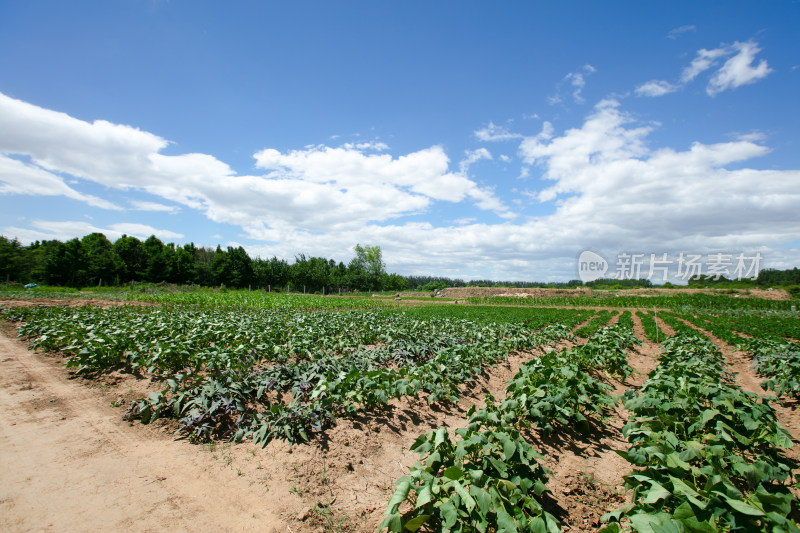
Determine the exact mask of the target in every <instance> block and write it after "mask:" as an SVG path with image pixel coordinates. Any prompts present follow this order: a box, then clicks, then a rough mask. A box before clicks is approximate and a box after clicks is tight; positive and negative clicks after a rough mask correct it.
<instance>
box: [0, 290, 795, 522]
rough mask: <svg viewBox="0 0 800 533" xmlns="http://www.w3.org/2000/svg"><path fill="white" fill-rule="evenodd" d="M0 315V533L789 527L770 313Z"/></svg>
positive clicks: (673, 299)
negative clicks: (0, 332) (1, 332)
mask: <svg viewBox="0 0 800 533" xmlns="http://www.w3.org/2000/svg"><path fill="white" fill-rule="evenodd" d="M3 296H5V298H3V299H2V300H0V305H1V306H2V315H3V318H4V324H5V326H4V328H5V336H4V337H2V344H0V352H2V353H1V354H0V361H1V362H0V364H1V365H2V373H1V374H0V376H2V378H1V379H0V381H1V382H2V383H1V385H2V402H1V403H2V407H3V412H4V413H8V414H7V415H6V416H5V417H4V418H3V420H2V421H1V422H0V429H1V430H2V432H1V433H0V446H2V447H3V455H2V457H3V459H2V472H0V473H1V474H2V477H3V479H4V483H3V487H2V489H0V491H2V493H0V511H2V513H0V514H2V518H0V520H2V524H1V525H3V526H4V529H6V530H31V529H33V530H40V529H41V530H47V529H48V528H49V529H52V530H64V529H70V527H69V526H70V525H71V524H81V525H80V526H74V525H73V529H94V528H95V526H96V527H105V528H107V529H112V530H116V529H125V530H133V531H146V530H156V529H163V528H166V527H169V528H170V529H176V530H181V529H186V530H190V529H191V530H194V531H198V530H208V531H211V530H216V531H219V530H230V531H240V530H242V531H287V530H288V531H293V532H300V531H318V530H319V531H330V530H332V531H375V530H376V529H377V528H378V527H379V525H381V524H383V525H384V526H386V527H388V528H389V529H391V530H400V529H401V528H403V527H405V528H407V529H408V530H413V529H415V528H419V529H418V530H419V531H439V530H447V529H448V528H451V529H452V530H462V531H471V530H472V529H470V528H476V529H474V530H475V531H481V530H483V531H497V530H507V531H510V530H513V529H516V530H520V531H539V530H542V529H541V528H544V529H543V530H550V531H557V530H564V531H597V530H598V529H600V528H602V527H608V528H609V530H614V528H616V527H621V528H630V527H633V528H636V529H638V530H640V531H648V530H658V529H654V528H659V527H665V528H666V527H670V526H675V527H679V528H680V527H682V528H684V530H689V529H691V528H695V530H698V531H701V530H709V531H710V530H713V529H708V528H713V527H717V528H719V530H724V528H725V527H734V528H739V529H741V530H746V531H752V530H763V531H772V530H780V529H781V528H783V530H786V531H792V530H795V529H794V528H795V525H794V521H793V517H794V516H795V513H796V502H797V500H796V494H794V493H793V491H794V488H793V485H794V471H795V467H796V463H795V462H794V461H795V459H796V458H797V457H798V452H797V450H796V447H791V445H792V443H793V441H794V440H796V439H798V438H800V419H798V417H797V415H796V413H795V411H794V410H793V409H792V407H793V404H794V402H795V401H796V397H797V395H798V394H800V381H798V373H800V371H799V370H798V368H800V355H798V351H797V342H798V339H800V329H799V328H798V323H800V321H798V316H797V312H793V311H791V305H792V303H793V302H791V301H788V300H781V299H762V298H757V297H755V296H758V295H749V297H740V295H737V294H735V293H734V294H713V293H712V294H709V293H701V294H687V293H681V292H676V293H674V294H658V295H654V296H652V295H648V296H649V297H646V298H641V297H640V299H638V300H637V299H635V298H636V297H635V296H631V295H627V294H619V295H614V296H613V297H611V298H607V299H597V298H592V297H591V296H588V297H587V296H585V295H582V296H580V297H577V298H566V299H564V298H562V299H560V301H556V300H557V299H556V298H542V299H541V300H540V301H531V299H530V298H526V299H525V301H524V302H521V301H519V300H522V298H518V297H514V296H513V295H511V296H507V297H505V298H499V299H496V300H488V299H487V300H475V299H471V298H464V297H463V296H462V297H458V298H456V299H461V298H464V299H462V300H461V301H460V302H459V303H458V304H455V305H436V303H438V302H431V304H432V305H425V304H424V303H425V302H423V301H421V302H416V304H415V305H413V306H407V305H405V303H406V302H405V301H404V300H403V301H401V302H396V301H394V300H393V299H389V300H381V299H377V298H375V299H371V298H357V299H348V298H341V297H315V296H285V295H282V296H276V295H266V294H264V293H262V292H255V291H254V292H246V291H245V292H233V291H232V292H227V293H210V292H194V293H178V294H164V293H154V294H135V293H131V292H124V293H123V292H120V293H114V292H113V291H108V292H104V293H103V294H102V301H98V300H97V299H92V298H88V299H84V298H78V297H76V295H68V294H65V295H58V294H40V295H39V296H44V297H43V298H42V297H40V298H30V297H21V298H18V297H12V296H19V295H16V294H3V295H0V298H2V297H3ZM25 296H30V295H25ZM58 296H69V299H60V298H58ZM78 296H80V295H78ZM93 296H97V295H93ZM423 300H424V298H423ZM587 301H588V302H587ZM640 301H641V302H643V303H642V305H638V302H640ZM493 302H497V303H499V304H502V305H488V304H489V303H493ZM592 303H593V304H594V305H592ZM64 304H69V305H64ZM97 304H100V305H97ZM654 308H655V309H654ZM16 335H19V336H20V339H19V340H15V339H14V337H15V336H16ZM666 339H670V340H668V341H667V342H666V343H664V342H663V341H665V340H666ZM26 345H27V347H30V348H35V349H36V352H32V351H28V350H26ZM662 354H666V355H665V357H664V358H662V359H659V358H660V357H661V355H662ZM754 362H755V363H756V366H755V367H754ZM63 363H66V365H63ZM648 374H649V377H648ZM762 386H763V387H767V389H768V390H764V389H763V388H762ZM765 394H773V395H777V396H778V399H774V398H773V399H772V400H771V401H766V400H764V399H762V398H760V397H759V396H757V395H762V396H763V395H765ZM623 395H624V396H623ZM123 419H124V420H123ZM418 460H422V461H423V462H422V463H421V465H420V466H417V467H415V463H416V462H417V461H418ZM607 513H611V514H607ZM604 515H606V516H605V518H601V517H603V516H604ZM617 524H619V526H617ZM648 528H649V529H648ZM687 528H689V529H687ZM665 530H667V529H665ZM678 530H680V529H678Z"/></svg>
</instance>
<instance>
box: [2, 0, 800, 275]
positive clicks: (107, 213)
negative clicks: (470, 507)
mask: <svg viewBox="0 0 800 533" xmlns="http://www.w3.org/2000/svg"><path fill="white" fill-rule="evenodd" d="M797 28H800V3H798V2H795V1H793V2H780V1H776V2H731V1H725V2H670V3H659V4H656V3H654V2H570V3H565V2H503V3H488V2H463V1H461V2H455V1H452V2H413V1H412V2H402V3H401V2H228V3H219V2H198V1H192V2H189V1H166V0H164V1H152V0H148V1H146V0H129V1H122V0H118V1H113V2H108V1H102V2H90V1H81V2H55V1H52V2H51V1H36V0H32V1H27V2H3V3H1V4H0V50H2V51H3V53H2V54H0V207H2V209H0V233H2V234H3V235H6V236H8V237H17V238H19V239H20V240H21V241H22V242H30V241H32V240H36V239H51V238H58V239H62V240H65V239H69V238H72V237H75V236H78V237H79V236H83V235H85V234H87V233H90V232H92V231H101V232H103V233H105V234H106V235H107V236H108V237H109V238H111V239H112V240H114V239H115V238H117V237H118V236H119V235H121V234H122V233H127V234H129V235H130V234H133V235H137V236H139V237H141V238H146V237H147V236H149V235H150V234H155V235H157V236H159V237H160V238H161V239H162V240H164V241H165V242H176V243H185V242H194V243H196V244H198V245H209V246H216V245H217V244H221V245H223V246H228V245H242V246H244V247H245V248H246V249H247V250H248V251H249V252H250V253H251V255H254V256H255V255H258V256H261V257H271V256H273V255H277V256H279V257H285V258H287V259H289V260H291V259H292V258H293V257H294V256H295V255H296V254H299V253H305V254H306V255H320V256H324V257H332V258H335V259H337V260H343V261H345V262H346V261H347V260H348V259H349V258H350V257H351V256H352V253H353V252H352V248H353V246H354V245H355V244H356V243H361V244H362V245H364V244H370V245H379V246H381V248H382V250H383V252H384V259H385V260H386V262H387V264H388V269H389V270H390V271H394V272H399V273H404V274H413V273H416V274H432V275H445V276H452V277H463V278H494V279H526V280H568V279H573V278H576V277H577V258H578V255H579V254H580V253H581V252H582V251H584V250H593V251H594V252H596V253H599V254H601V255H602V256H604V257H605V258H607V259H608V260H609V262H610V263H611V268H612V272H613V267H614V262H615V259H616V258H619V255H620V254H622V253H628V254H637V253H638V254H643V257H644V258H645V260H647V258H649V257H650V256H651V254H658V255H659V256H660V255H661V254H664V253H666V254H668V258H669V259H670V260H672V259H677V258H678V257H679V255H680V254H681V253H685V254H689V253H691V254H696V255H700V256H701V257H702V259H703V261H705V262H708V261H710V259H709V257H710V254H718V253H723V254H726V255H727V254H730V255H732V256H733V257H735V256H736V254H745V256H746V257H755V255H756V254H759V255H760V257H762V258H763V260H762V261H761V264H760V267H761V268H764V267H777V268H786V267H791V266H798V265H800V241H799V239H800V209H798V208H797V206H798V205H800V155H799V154H800V120H798V119H800V104H799V103H798V101H799V100H800V98H798V96H797V95H798V94H800V44H798V43H799V42H798V39H797ZM645 262H647V261H645ZM676 268H677V264H674V265H673V266H672V268H671V269H670V275H669V277H670V279H672V280H673V281H680V280H679V278H677V277H676V275H677V271H676V270H675V269H676ZM645 270H646V269H645ZM655 281H658V280H655Z"/></svg>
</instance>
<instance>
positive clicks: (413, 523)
mask: <svg viewBox="0 0 800 533" xmlns="http://www.w3.org/2000/svg"><path fill="white" fill-rule="evenodd" d="M430 517H431V515H429V514H423V515H420V516H418V517H416V518H412V519H411V520H409V521H408V522H406V524H405V528H406V529H407V530H408V531H411V532H414V531H416V530H418V529H419V528H420V527H421V526H422V524H424V523H425V522H427V521H428V519H429V518H430Z"/></svg>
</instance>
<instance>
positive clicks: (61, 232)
mask: <svg viewBox="0 0 800 533" xmlns="http://www.w3.org/2000/svg"><path fill="white" fill-rule="evenodd" d="M31 226H32V227H33V228H35V229H31V228H18V227H14V226H9V227H5V228H3V230H2V233H3V235H13V236H15V237H17V238H19V240H20V241H21V242H33V241H44V240H48V241H49V240H55V239H57V240H60V241H68V240H70V239H73V238H75V237H82V236H84V235H89V234H90V233H102V234H104V235H105V236H106V237H108V238H109V240H111V241H115V240H117V239H118V238H120V237H122V235H123V234H127V235H130V236H133V237H136V238H138V239H141V240H144V239H146V238H147V237H149V236H150V235H155V236H156V237H158V238H159V239H162V240H164V241H168V240H173V241H174V240H177V239H182V238H183V234H181V233H176V232H174V231H170V230H165V229H158V228H154V227H152V226H148V225H145V224H130V223H119V224H111V225H110V226H108V227H106V228H101V227H98V226H94V225H92V224H89V223H88V222H80V221H62V222H56V221H48V220H34V221H32V222H31Z"/></svg>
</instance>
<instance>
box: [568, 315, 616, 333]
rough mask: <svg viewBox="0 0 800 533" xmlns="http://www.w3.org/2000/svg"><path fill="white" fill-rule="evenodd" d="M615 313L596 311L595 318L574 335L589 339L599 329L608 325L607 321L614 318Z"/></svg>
mask: <svg viewBox="0 0 800 533" xmlns="http://www.w3.org/2000/svg"><path fill="white" fill-rule="evenodd" d="M617 313H618V311H607V310H601V311H598V312H597V316H596V317H594V318H593V319H591V320H590V321H589V323H588V324H586V325H585V326H583V327H582V328H580V329H578V330H576V331H575V334H576V335H578V336H579V337H591V336H592V335H594V334H595V333H596V332H598V331H600V328H602V327H604V326H605V325H606V324H608V322H609V320H611V319H612V318H613V317H614V316H616V315H617Z"/></svg>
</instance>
